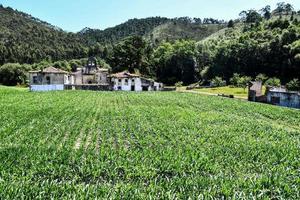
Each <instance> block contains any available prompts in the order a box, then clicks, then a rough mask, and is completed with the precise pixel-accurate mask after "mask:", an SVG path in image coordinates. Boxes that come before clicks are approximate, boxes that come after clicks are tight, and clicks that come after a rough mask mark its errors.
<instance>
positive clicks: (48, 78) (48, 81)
mask: <svg viewBox="0 0 300 200" xmlns="http://www.w3.org/2000/svg"><path fill="white" fill-rule="evenodd" d="M46 83H47V84H48V85H50V83H51V80H50V77H49V76H47V77H46Z"/></svg>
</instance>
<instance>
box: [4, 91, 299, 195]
mask: <svg viewBox="0 0 300 200" xmlns="http://www.w3.org/2000/svg"><path fill="white" fill-rule="evenodd" d="M299 133H300V113H299V111H298V110H290V109H285V108H279V107H273V106H269V105H262V104H253V103H248V102H242V101H235V100H229V99H222V98H218V97H206V96H199V95H194V94H179V93H113V92H83V91H78V92H72V91H71V92H51V93H29V92H25V91H18V90H13V89H6V88H0V160H1V163H0V199H17V198H25V197H27V198H42V199H45V198H76V199H81V198H87V197H90V198H95V197H98V198H101V197H106V198H119V199H120V198H122V199H126V198H128V199H136V198H151V197H153V198H187V197H191V198H208V197H215V198H222V197H224V198H226V197H235V198H252V197H258V198H289V199H298V198H299V197H300V196H299V187H300V178H299V170H300V167H299V165H300V158H299V154H300V150H299V149H300V140H299V139H300V135H299Z"/></svg>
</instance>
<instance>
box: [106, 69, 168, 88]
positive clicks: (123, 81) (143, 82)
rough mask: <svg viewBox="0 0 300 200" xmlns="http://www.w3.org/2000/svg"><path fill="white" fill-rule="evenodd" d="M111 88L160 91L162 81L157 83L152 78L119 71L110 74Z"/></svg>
mask: <svg viewBox="0 0 300 200" xmlns="http://www.w3.org/2000/svg"><path fill="white" fill-rule="evenodd" d="M110 78H111V84H112V88H113V90H121V91H160V90H162V89H163V84H162V83H157V82H155V81H154V80H152V79H147V78H143V77H141V76H140V75H138V74H131V73H129V72H126V71H124V72H120V73H116V74H112V75H111V76H110Z"/></svg>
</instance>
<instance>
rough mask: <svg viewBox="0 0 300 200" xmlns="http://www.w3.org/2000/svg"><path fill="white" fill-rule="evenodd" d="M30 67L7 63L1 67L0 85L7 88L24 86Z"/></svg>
mask: <svg viewBox="0 0 300 200" xmlns="http://www.w3.org/2000/svg"><path fill="white" fill-rule="evenodd" d="M30 69H31V68H30V66H29V65H23V66H22V65H20V64H19V63H7V64H4V65H2V66H1V67H0V83H1V84H3V85H7V86H15V85H22V84H25V83H26V80H27V75H26V74H27V72H28V71H29V70H30Z"/></svg>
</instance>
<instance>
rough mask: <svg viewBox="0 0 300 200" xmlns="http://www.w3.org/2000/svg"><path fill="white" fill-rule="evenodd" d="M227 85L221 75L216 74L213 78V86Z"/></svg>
mask: <svg viewBox="0 0 300 200" xmlns="http://www.w3.org/2000/svg"><path fill="white" fill-rule="evenodd" d="M225 85H226V81H225V80H223V79H222V78H221V77H218V76H216V77H215V78H214V79H212V80H211V86H213V87H222V86H225Z"/></svg>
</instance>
